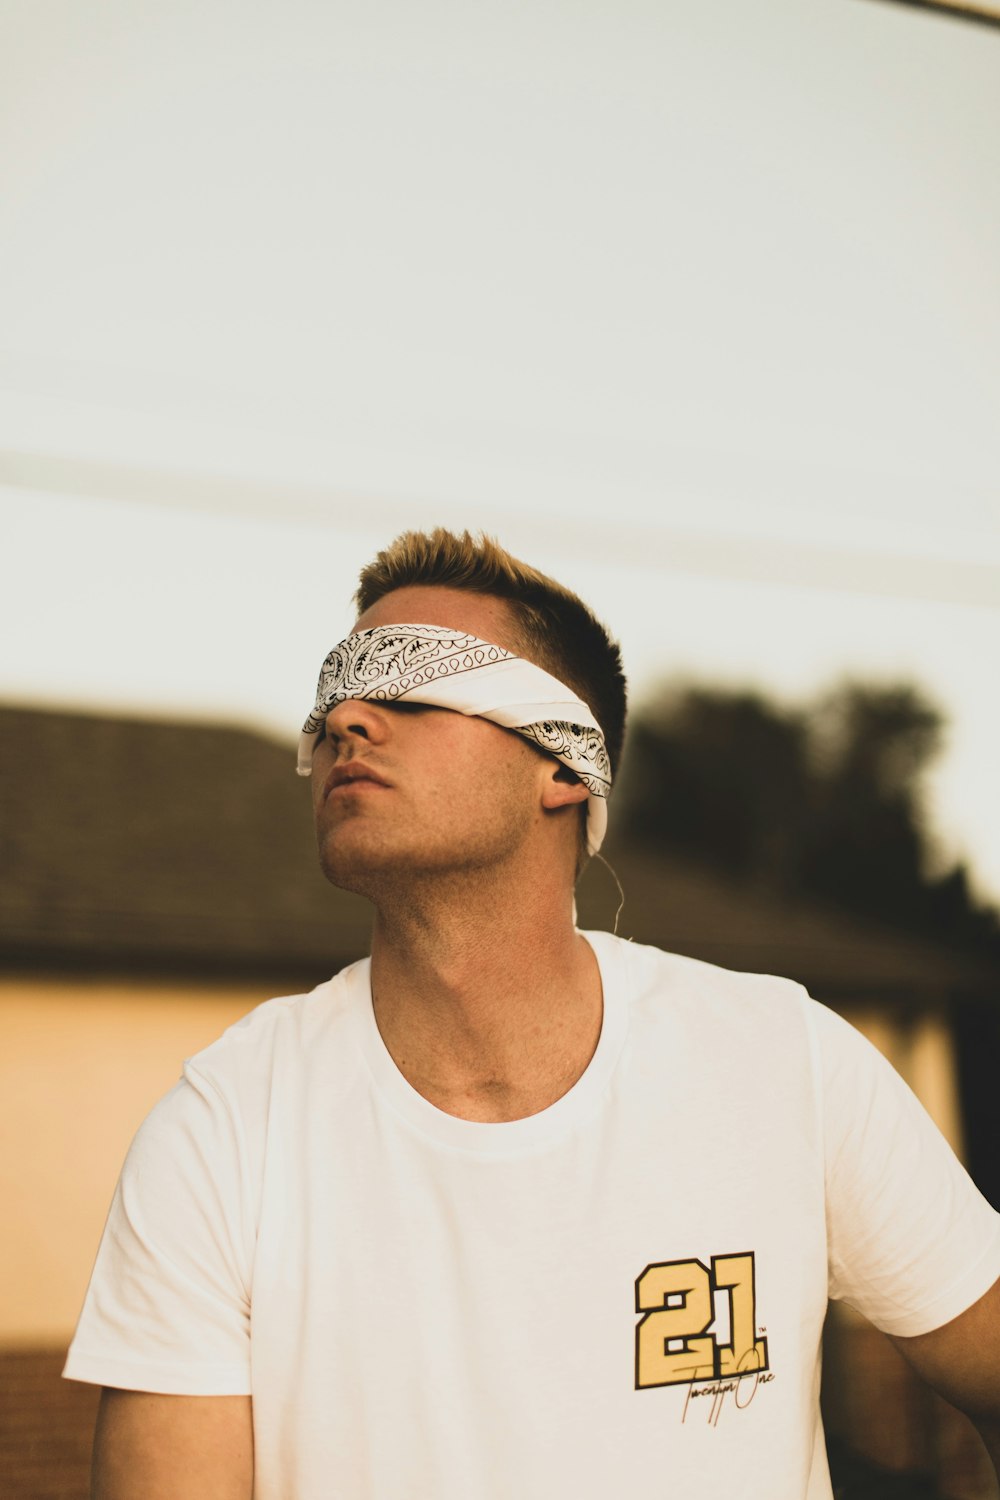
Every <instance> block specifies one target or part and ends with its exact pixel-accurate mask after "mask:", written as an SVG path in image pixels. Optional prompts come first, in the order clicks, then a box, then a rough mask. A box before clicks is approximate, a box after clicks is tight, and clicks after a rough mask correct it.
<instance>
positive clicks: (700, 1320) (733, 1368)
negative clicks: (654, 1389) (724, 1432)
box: [635, 1251, 767, 1390]
mask: <svg viewBox="0 0 1000 1500" xmlns="http://www.w3.org/2000/svg"><path fill="white" fill-rule="evenodd" d="M716 1292H727V1293H728V1294H729V1338H728V1340H727V1341H726V1342H725V1343H719V1342H718V1341H717V1339H716V1338H715V1337H714V1336H713V1335H712V1334H711V1333H710V1332H709V1329H710V1328H711V1326H712V1324H713V1323H714V1321H715V1293H716ZM635 1310H636V1312H638V1313H644V1314H645V1316H644V1317H643V1318H641V1319H640V1321H639V1323H638V1325H637V1326H636V1330H635V1384H636V1389H637V1390H641V1389H644V1388H645V1387H647V1386H658V1385H688V1384H690V1383H691V1382H692V1381H694V1380H718V1379H721V1378H723V1377H724V1376H733V1375H742V1374H746V1373H749V1372H751V1371H756V1370H766V1369H767V1339H765V1338H757V1336H756V1333H757V1308H756V1287H755V1283H754V1257H753V1252H752V1251H750V1252H749V1253H747V1254H745V1255H713V1256H712V1267H711V1270H709V1268H708V1266H706V1265H703V1264H702V1262H701V1261H700V1260H668V1261H660V1262H659V1263H658V1264H656V1265H652V1266H647V1267H646V1269H645V1270H644V1271H643V1273H642V1275H641V1276H640V1277H639V1278H638V1279H637V1281H636V1283H635Z"/></svg>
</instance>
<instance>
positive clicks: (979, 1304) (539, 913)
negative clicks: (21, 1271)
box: [67, 532, 1000, 1500]
mask: <svg viewBox="0 0 1000 1500" xmlns="http://www.w3.org/2000/svg"><path fill="white" fill-rule="evenodd" d="M358 603H359V606H360V616H359V619H358V621H357V624H356V626H355V630H354V632H353V633H352V635H351V636H350V637H348V639H347V640H346V641H345V642H342V643H341V645H340V646H339V647H337V648H336V649H335V650H334V651H333V652H331V653H330V655H329V657H328V658H327V660H326V662H325V663H324V667H323V671H322V673H321V676H320V685H319V691H318V695H317V702H316V706H315V708H314V711H313V713H312V714H311V715H310V717H309V719H308V720H307V722H306V726H305V729H304V731H303V739H302V742H301V745H300V769H301V770H303V771H307V772H310V773H311V781H312V796H313V805H314V810H315V818H316V829H317V837H318V842H319V851H320V859H321V862H322V865H323V869H324V871H325V872H326V875H327V877H328V878H329V879H330V880H331V881H332V882H333V883H334V884H335V885H338V886H341V887H344V888H347V889H351V890H355V891H360V892H362V893H363V894H364V895H366V896H368V897H369V898H370V899H371V901H372V904H373V906H374V909H375V920H374V931H373V938H372V953H371V959H370V961H365V962H364V963H360V964H355V965H353V966H352V967H351V968H349V969H347V970H346V971H344V972H343V973H342V974H339V975H337V976H336V977H335V978H334V979H333V980H331V981H329V982H327V983H326V984H323V985H320V986H319V987H318V988H317V989H316V990H315V991H314V992H313V993H312V994H311V995H308V996H295V997H290V998H285V999H280V1000H275V1001H272V1002H270V1003H269V1004H266V1005H262V1006H260V1007H259V1008H258V1009H257V1010H256V1011H254V1012H253V1013H252V1014H251V1015H250V1016H248V1017H246V1018H245V1019H244V1020H243V1021H242V1022H240V1023H239V1024H238V1025H237V1026H235V1027H233V1028H231V1030H230V1031H229V1032H227V1033H226V1034H225V1036H223V1037H222V1038H221V1039H220V1040H219V1042H217V1043H216V1044H215V1045H214V1046H212V1047H210V1048H208V1049H207V1050H206V1051H205V1052H204V1053H202V1054H200V1055H199V1056H198V1057H196V1058H194V1059H192V1060H191V1061H190V1063H189V1064H188V1065H187V1066H186V1068H185V1074H184V1078H183V1080H182V1082H181V1083H180V1084H179V1085H178V1086H177V1088H176V1089H175V1090H174V1091H173V1092H172V1093H171V1094H170V1095H168V1096H167V1098H166V1099H165V1100H164V1101H162V1102H161V1104H160V1105H159V1106H157V1108H156V1109H155V1110H154V1111H153V1113H152V1114H151V1116H150V1117H149V1119H148V1120H147V1121H146V1123H145V1125H144V1126H143V1127H142V1130H141V1131H140V1133H139V1135H138V1137H137V1139H136V1142H135V1143H134V1145H133V1147H132V1150H131V1152H130V1154H129V1159H128V1161H127V1163H126V1166H125V1169H124V1171H123V1174H122V1180H121V1182H120V1184H119V1187H118V1190H117V1193H116V1197H115V1202H114V1204H113V1207H112V1212H111V1216H110V1219H109V1223H108V1227H107V1230H106V1232H105V1238H104V1241H103V1244H102V1249H101V1253H100V1256H99V1259H98V1265H97V1268H96V1270H95V1274H94V1278H93V1281H92V1284H91V1288H90V1291H89V1293H88V1299H87V1303H86V1306H85V1309H84V1313H83V1316H82V1318H81V1323H80V1327H79V1329H78V1331H77V1336H76V1339H75V1341H74V1344H73V1347H72V1349H71V1351H70V1356H69V1361H68V1364H67V1374H68V1375H69V1376H70V1377H71V1378H76V1379H83V1380H90V1381H94V1382H97V1383H99V1384H101V1385H103V1386H104V1387H105V1391H104V1395H103V1398H102V1403H101V1414H100V1418H99V1423H98V1431H97V1438H96V1443H95V1469H94V1472H95V1480H94V1495H95V1497H96V1500H133V1497H134V1500H139V1497H142V1500H160V1497H164V1500H166V1497H169V1500H194V1497H198V1500H201V1497H205V1500H208V1497H211V1500H249V1497H250V1496H251V1494H252V1495H253V1496H254V1497H255V1500H278V1497H281V1500H333V1497H337V1500H348V1497H350V1500H355V1497H357V1500H402V1497H422V1500H432V1497H433V1500H459V1497H461V1500H473V1497H474V1500H512V1497H515V1496H516V1497H518V1500H560V1497H564V1496H565V1497H573V1500H598V1497H600V1500H605V1497H606V1496H608V1495H610V1494H613V1493H620V1494H626V1495H638V1494H644V1495H645V1494H649V1495H663V1496H667V1495H671V1496H680V1497H689V1496H690V1497H697V1500H721V1497H726V1500H730V1497H732V1496H735V1495H739V1496H740V1497H741V1500H745V1497H761V1500H764V1497H766V1500H820V1497H822V1500H829V1496H830V1493H831V1491H830V1484H829V1476H828V1473H827V1468H826V1460H825V1454H824V1448H823V1441H822V1430H821V1425H820V1422H819V1415H818V1388H819V1349H820V1334H821V1329H822V1323H823V1318H824V1315H825V1312H826V1306H827V1299H828V1296H830V1295H833V1296H837V1297H844V1298H846V1299H848V1300H850V1301H851V1302H852V1303H853V1304H854V1305H855V1306H857V1307H858V1308H860V1309H861V1310H862V1311H863V1312H865V1313H866V1314H867V1315H868V1316H869V1317H871V1318H872V1319H873V1320H874V1321H875V1322H876V1323H878V1324H879V1325H880V1326H881V1327H883V1328H884V1329H886V1331H887V1332H889V1333H890V1334H891V1335H892V1336H893V1337H894V1338H895V1339H896V1341H897V1343H898V1346H899V1347H900V1348H901V1349H902V1350H903V1352H904V1353H905V1354H906V1355H907V1356H908V1358H909V1359H910V1360H911V1361H912V1362H913V1364H914V1365H915V1366H916V1367H917V1369H918V1370H920V1371H921V1372H922V1373H923V1374H924V1375H925V1376H926V1378H927V1379H928V1380H930V1382H931V1383H932V1384H933V1385H935V1386H936V1387H937V1389H939V1390H940V1391H942V1392H943V1394H944V1395H945V1396H946V1397H947V1398H948V1399H949V1400H951V1401H953V1402H955V1403H956V1404H957V1405H959V1406H961V1407H963V1408H964V1409H965V1410H966V1411H968V1412H969V1413H970V1415H972V1417H973V1418H974V1419H975V1420H976V1421H977V1422H978V1423H979V1426H980V1430H981V1431H982V1433H983V1436H984V1438H985V1439H986V1441H987V1442H988V1443H989V1444H990V1445H991V1451H992V1453H993V1455H994V1462H996V1460H997V1455H998V1454H1000V1359H998V1349H1000V1291H998V1284H997V1277H998V1276H1000V1231H998V1216H997V1215H995V1214H994V1213H993V1211H992V1210H991V1209H990V1208H989V1206H988V1205H987V1204H986V1203H985V1202H984V1201H983V1199H982V1198H981V1197H980V1196H979V1194H978V1193H977V1192H976V1190H975V1189H974V1188H973V1186H972V1184H971V1183H970V1182H969V1180H968V1178H967V1177H966V1176H965V1174H964V1172H963V1171H962V1169H961V1168H960V1167H959V1165H958V1164H957V1162H956V1161H955V1160H954V1158H953V1156H952V1155H951V1153H950V1152H949V1150H948V1148H947V1146H946V1145H945V1144H944V1142H943V1141H942V1140H941V1138H940V1136H939V1135H938V1134H937V1133H936V1131H935V1130H934V1128H933V1126H932V1125H931V1124H930V1122H929V1121H928V1119H927V1117H926V1116H925V1115H924V1114H923V1112H922V1110H921V1109H920V1107H919V1106H918V1105H917V1104H916V1101H915V1100H914V1099H913V1097H912V1095H910V1094H909V1092H908V1091H907V1090H906V1089H905V1087H904V1086H903V1085H902V1083H901V1082H900V1080H899V1079H898V1078H897V1077H896V1075H895V1074H893V1073H892V1071H891V1069H889V1068H888V1066H887V1065H886V1064H885V1063H884V1062H883V1061H882V1060H881V1058H880V1057H879V1056H878V1055H877V1054H876V1053H875V1052H874V1050H873V1049H872V1048H870V1047H869V1046H868V1044H867V1043H866V1042H864V1041H863V1039H862V1038H860V1037H859V1036H858V1035H857V1033H855V1032H853V1031H852V1030H851V1028H850V1027H848V1026H847V1025H846V1024H845V1023H844V1022H842V1021H840V1020H839V1019H838V1018H837V1017H836V1016H834V1015H833V1014H832V1013H830V1012H829V1011H826V1010H825V1009H824V1008H823V1007H821V1006H818V1005H816V1004H815V1003H814V1002H812V1001H811V1000H809V998H808V997H807V996H805V995H804V994H803V992H802V991H801V989H800V988H799V987H798V986H797V985H794V984H792V983H791V982H789V981H785V980H780V979H773V978H769V977H762V976H756V975H745V974H736V973H730V972H728V971H725V970H721V969H716V968H713V967H712V966H709V965H705V964H700V963H696V962H693V961H691V960H685V959H681V958H677V957H674V956H671V955H667V954H662V953H660V952H658V951H657V950H655V949H651V948H641V947H637V946H633V945H630V944H627V943H623V942H621V941H619V940H617V939H615V938H613V937H610V936H609V935H608V934H606V933H593V934H589V935H588V936H586V937H585V936H583V935H581V934H580V933H579V932H578V931H577V930H576V928H575V925H574V912H573V889H574V883H575V878H576V874H577V872H578V868H579V866H580V863H581V860H582V859H583V858H585V855H586V851H587V850H588V849H590V850H593V849H595V848H596V847H597V845H598V844H599V842H600V838H601V835H602V832H603V827H604V822H605V797H606V793H607V790H608V785H609V782H610V779H611V777H612V775H613V773H614V770H615V768H616V765H617V760H618V753H619V750H620V744H621V738H622V731H623V726H624V714H625V694H624V681H623V679H622V676H621V669H620V662H619V657H618V652H617V648H616V647H615V646H614V644H613V643H612V642H611V641H610V639H609V637H608V636H607V633H606V632H605V631H604V629H603V628H602V627H601V626H600V625H599V624H598V623H597V621H596V620H595V619H594V618H593V616H592V615H591V614H590V612H589V611H588V610H586V608H585V607H584V606H583V605H582V604H581V603H580V601H579V600H577V599H576V598H575V597H574V596H572V595H570V594H568V593H567V591H565V590H564V589H562V588H560V586H558V585H557V584H554V583H553V582H552V581H551V580H548V579H546V578H544V577H543V576H542V575H540V574H538V573H536V572H535V571H534V570H532V569H529V568H527V567H525V566H524V565H523V564H520V563H518V562H517V561H515V560H514V559H512V558H510V557H509V556H508V555H507V554H506V553H504V552H503V551H502V550H501V549H500V548H499V547H497V546H496V545H495V544H493V543H490V542H487V541H484V542H482V543H475V542H473V541H472V539H470V538H469V537H468V536H467V535H466V536H463V537H453V536H450V535H449V534H448V533H444V532H435V533H434V534H432V535H431V536H422V535H419V534H409V535H407V536H405V537H402V538H400V539H399V540H398V541H397V542H396V543H395V544H394V545H393V546H392V547H390V548H389V549H388V550H387V551H386V552H384V553H381V554H380V555H379V557H378V558H377V559H376V560H375V562H374V563H373V564H371V565H370V566H369V567H368V568H367V569H366V570H365V571H364V573H363V574H362V580H361V588H360V590H359V594H358Z"/></svg>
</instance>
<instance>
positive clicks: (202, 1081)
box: [63, 1063, 255, 1396]
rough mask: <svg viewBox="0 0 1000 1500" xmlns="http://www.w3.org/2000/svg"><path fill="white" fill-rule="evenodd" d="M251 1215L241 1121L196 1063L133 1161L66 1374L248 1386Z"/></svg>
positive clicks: (139, 1141)
mask: <svg viewBox="0 0 1000 1500" xmlns="http://www.w3.org/2000/svg"><path fill="white" fill-rule="evenodd" d="M253 1221H254V1213H253V1208H252V1194H251V1192H250V1182H249V1173H248V1171H247V1165H246V1152H245V1149H244V1145H243V1141H242V1139H241V1134H240V1129H239V1125H238V1121H237V1120H236V1119H235V1118H234V1115H233V1113H232V1112H231V1111H230V1109H229V1107H228V1105H227V1103H226V1101H225V1100H224V1099H223V1097H222V1095H221V1094H220V1092H219V1091H218V1089H217V1088H216V1087H215V1086H214V1085H213V1083H212V1082H211V1081H210V1080H209V1079H208V1078H206V1077H205V1076H204V1075H203V1074H201V1073H200V1072H199V1071H198V1070H197V1068H195V1067H194V1066H192V1065H191V1064H190V1063H189V1064H187V1065H186V1066H185V1069H184V1076H183V1077H182V1079H181V1081H180V1082H179V1083H178V1084H177V1085H176V1087H175V1088H174V1089H172V1090H171V1092H170V1093H169V1094H167V1095H166V1097H165V1098H163V1099H162V1100H161V1101H160V1103H159V1104H157V1105H156V1107H155V1108H154V1109H153V1110H152V1112H151V1113H150V1115H149V1116H148V1117H147V1119H146V1120H145V1121H144V1123H143V1124H142V1126H141V1127H140V1129H139V1132H138V1134H137V1135H136V1138H135V1140H134V1141H133V1143H132V1146H131V1148H130V1150H129V1153H128V1156H127V1157H126V1160H125V1165H124V1167H123V1168H122V1173H121V1177H120V1178H119V1181H118V1186H117V1187H116V1189H115V1194H114V1198H113V1200H112V1204H111V1210H110V1213H109V1215H108V1221H107V1224H106V1226H105V1230H104V1235H103V1238H102V1240H101V1245H100V1249H99V1251H98V1255H97V1262H96V1265H95V1267H94V1272H93V1275H92V1277H91V1281H90V1286H89V1288H88V1291H87V1296H86V1299H85V1302H84V1307H83V1312H82V1314H81V1316H80V1321H79V1324H78V1325H77V1330H76V1335H75V1337H74V1339H73V1343H72V1345H71V1347H70V1350H69V1356H68V1359H67V1362H66V1367H65V1369H64V1371H63V1373H64V1375H65V1376H66V1377H67V1378H68V1379H70V1380H83V1381H90V1382H93V1383H95V1384H98V1385H106V1386H118V1387H121V1388H122V1389H125V1390H140V1391H155V1392H161V1393H164V1394H168V1395H195V1396H198V1395H206V1396H229V1395H245V1394H249V1392H250V1285H251V1274H252V1264H253V1261H252V1257H253V1245H254V1238H255V1234H254V1222H253Z"/></svg>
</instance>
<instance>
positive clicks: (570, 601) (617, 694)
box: [354, 527, 626, 774]
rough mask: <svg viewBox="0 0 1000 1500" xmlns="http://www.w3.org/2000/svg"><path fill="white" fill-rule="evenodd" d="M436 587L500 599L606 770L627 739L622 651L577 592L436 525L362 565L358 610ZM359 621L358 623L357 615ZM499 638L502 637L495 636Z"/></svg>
mask: <svg viewBox="0 0 1000 1500" xmlns="http://www.w3.org/2000/svg"><path fill="white" fill-rule="evenodd" d="M433 585H439V586H442V587H445V588H452V589H464V590H466V591H467V592H469V593H470V594H478V595H484V596H486V597H487V598H490V599H493V600H497V601H500V602H501V603H502V604H503V605H504V606H506V609H505V610H502V611H501V614H500V616H499V618H501V619H506V620H507V621H508V633H509V635H510V638H511V641H512V649H513V650H515V651H516V652H517V654H518V655H520V656H523V657H525V658H526V659H527V660H528V661H532V662H534V663H535V664H536V665H537V666H539V667H544V668H545V670H546V671H547V672H551V674H552V676H553V677H557V678H558V679H559V680H560V682H565V683H566V685H567V686H568V687H571V688H572V689H573V690H574V692H576V693H577V694H578V696H579V697H580V698H581V699H582V700H583V702H584V703H586V704H587V705H588V706H589V708H590V709H591V710H592V712H593V714H594V716H595V718H596V719H597V722H598V723H599V724H600V726H601V728H602V730H603V731H604V742H605V745H606V747H607V751H608V757H609V759H610V761H611V771H612V774H614V773H615V771H616V770H617V768H618V762H619V760H620V758H621V752H622V743H623V741H624V738H625V712H626V687H625V675H624V673H623V671H622V661H621V651H620V649H619V647H618V644H617V642H616V641H614V640H613V639H612V638H611V636H610V634H609V633H608V631H607V630H606V629H605V627H604V626H603V625H602V624H601V622H600V621H599V620H598V619H597V618H596V616H595V615H594V614H593V612H592V611H591V610H589V609H588V608H587V606H586V605H585V604H584V603H583V601H582V600H581V599H579V598H578V597H577V595H576V594H574V593H572V592H571V591H570V590H569V589H567V588H564V587H563V585H562V584H561V583H557V582H556V581H555V579H552V578H548V577H546V575H545V574H544V573H540V572H539V571H538V570H537V568H532V567H529V565H528V564H527V563H523V562H520V561H519V560H518V559H517V558H516V557H512V556H511V555H510V553H509V552H507V551H505V550H504V548H503V547H501V546H500V544H499V542H496V541H494V540H493V538H492V537H487V536H481V537H479V538H478V539H476V538H474V537H472V536H470V534H469V533H468V532H467V531H464V532H462V534H461V535H460V536H456V535H454V534H453V533H452V532H450V531H445V530H443V529H442V528H440V527H438V528H437V530H435V531H432V532H423V531H407V532H404V533H403V534H402V536H398V537H397V538H396V540H395V541H394V542H393V543H392V544H391V545H390V546H389V547H386V548H384V549H383V551H381V552H380V553H378V555H377V556H376V557H375V558H374V559H373V561H372V562H370V563H369V564H368V566H367V567H365V568H363V569H362V570H361V578H360V581H359V584H358V590H357V593H356V594H355V596H354V601H355V604H356V605H357V607H358V613H359V615H361V616H363V615H364V614H365V612H366V611H367V610H369V609H370V608H371V607H372V605H373V604H375V603H376V602H377V601H378V600H379V599H382V598H384V596H385V595H386V594H389V593H392V592H393V591H394V590H396V589H401V588H407V587H411V586H425V587H426V586H433ZM359 623H360V621H359ZM498 644H501V645H502V644H503V642H498Z"/></svg>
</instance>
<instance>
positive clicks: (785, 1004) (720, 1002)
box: [587, 933, 823, 1053]
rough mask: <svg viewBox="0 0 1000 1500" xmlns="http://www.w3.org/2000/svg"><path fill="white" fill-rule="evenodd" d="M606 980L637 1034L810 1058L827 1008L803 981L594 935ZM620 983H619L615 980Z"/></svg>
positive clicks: (608, 935)
mask: <svg viewBox="0 0 1000 1500" xmlns="http://www.w3.org/2000/svg"><path fill="white" fill-rule="evenodd" d="M587 937H588V939H591V938H593V939H595V941H594V943H593V946H594V949H595V952H596V953H597V956H598V959H599V961H600V962H601V965H602V971H603V972H604V974H605V977H606V978H607V977H608V976H617V977H619V979H620V983H621V991H622V993H623V995H624V997H625V999H626V1003H627V1006H628V1012H629V1016H630V1021H629V1025H630V1028H631V1029H632V1030H633V1033H634V1034H641V1033H645V1034H646V1035H647V1036H651V1035H652V1034H653V1033H661V1034H663V1035H664V1036H665V1037H670V1038H676V1037H677V1036H678V1034H683V1035H685V1036H687V1037H689V1038H690V1039H692V1040H693V1039H695V1038H701V1040H702V1042H703V1043H704V1044H705V1045H713V1044H714V1043H715V1042H717V1041H720V1040H721V1039H722V1038H723V1037H724V1038H725V1042H726V1045H727V1047H728V1048H730V1049H732V1048H739V1047H741V1046H744V1045H745V1046H747V1047H750V1048H753V1049H754V1050H759V1049H760V1048H762V1047H763V1048H764V1049H774V1048H775V1047H779V1048H780V1050H781V1051H782V1052H783V1053H785V1052H788V1051H789V1050H790V1049H791V1050H796V1051H800V1052H801V1051H803V1049H804V1050H805V1051H806V1052H808V1051H810V1050H811V1048H812V1045H813V1044H812V1042H811V1040H810V1033H812V1032H813V1031H814V1028H815V1020H816V1012H818V1011H821V1010H822V1009H823V1007H822V1006H821V1005H819V1004H818V1003H817V1002H816V1001H815V1000H813V999H812V998H811V997H810V995H809V993H808V991H807V990H806V989H805V988H804V987H803V986H802V985H801V984H800V983H798V982H797V981H796V980H794V979H790V978H786V977H784V976H782V975H777V974H762V973H755V972H750V971H744V970H741V969H727V968H725V967H724V966H722V965H720V964H714V963H707V962H705V961H704V960H702V959H697V958H690V957H688V956H687V955H686V954H682V953H675V952H670V951H668V950H666V949H663V948H657V947H653V946H652V945H648V944H643V943H633V942H629V941H624V940H622V939H620V938H613V937H611V935H610V934H609V933H597V934H590V933H588V934H587ZM612 982H614V980H613V981H612Z"/></svg>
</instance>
